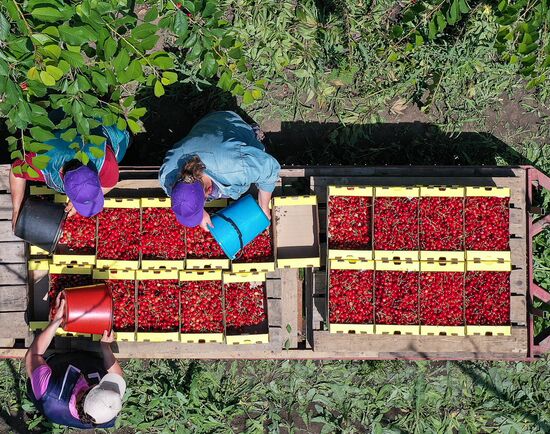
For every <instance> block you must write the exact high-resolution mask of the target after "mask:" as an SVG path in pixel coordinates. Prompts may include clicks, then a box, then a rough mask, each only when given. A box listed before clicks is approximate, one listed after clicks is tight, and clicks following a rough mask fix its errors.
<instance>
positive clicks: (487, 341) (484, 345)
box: [313, 327, 527, 357]
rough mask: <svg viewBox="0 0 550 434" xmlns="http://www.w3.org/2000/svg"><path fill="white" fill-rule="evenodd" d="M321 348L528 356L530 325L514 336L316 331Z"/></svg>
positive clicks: (420, 354) (432, 354)
mask: <svg viewBox="0 0 550 434" xmlns="http://www.w3.org/2000/svg"><path fill="white" fill-rule="evenodd" d="M314 343H315V345H314V347H313V348H314V349H315V351H321V352H330V351H333V352H344V353H354V352H376V353H378V354H382V353H408V354H410V355H411V356H412V354H415V355H416V356H417V357H426V356H430V357H437V354H438V353H454V352H457V351H458V352H465V353H476V354H479V353H507V354H512V355H522V356H527V328H526V327H513V328H512V335H511V336H406V335H354V334H331V333H329V332H325V331H317V332H315V333H314Z"/></svg>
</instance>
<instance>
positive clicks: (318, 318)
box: [312, 295, 327, 330]
mask: <svg viewBox="0 0 550 434" xmlns="http://www.w3.org/2000/svg"><path fill="white" fill-rule="evenodd" d="M326 317H327V299H326V297H325V296H324V295H320V296H317V297H313V318H312V320H313V330H324V328H325V324H327V318H326Z"/></svg>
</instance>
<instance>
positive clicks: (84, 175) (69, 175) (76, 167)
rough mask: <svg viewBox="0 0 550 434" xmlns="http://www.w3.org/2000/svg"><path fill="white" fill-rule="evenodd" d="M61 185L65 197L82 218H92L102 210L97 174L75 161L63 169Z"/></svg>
mask: <svg viewBox="0 0 550 434" xmlns="http://www.w3.org/2000/svg"><path fill="white" fill-rule="evenodd" d="M63 174H64V176H63V184H64V187H65V193H67V197H68V198H69V200H70V201H71V202H72V204H73V205H74V207H75V209H76V211H77V212H78V213H79V214H80V215H81V216H83V217H93V216H94V215H96V214H98V213H99V212H100V211H102V210H103V203H104V199H103V191H102V190H101V184H100V182H99V175H98V174H97V172H96V171H95V170H93V169H91V168H89V167H88V166H84V165H83V164H82V163H80V162H79V161H77V160H72V161H70V162H68V163H67V164H66V165H65V166H64V167H63Z"/></svg>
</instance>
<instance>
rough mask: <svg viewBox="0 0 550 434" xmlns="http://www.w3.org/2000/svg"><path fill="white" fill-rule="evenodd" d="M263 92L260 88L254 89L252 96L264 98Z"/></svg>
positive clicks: (256, 98)
mask: <svg viewBox="0 0 550 434" xmlns="http://www.w3.org/2000/svg"><path fill="white" fill-rule="evenodd" d="M262 97H263V93H262V91H261V90H260V89H253V90H252V98H254V99H255V100H258V99H262Z"/></svg>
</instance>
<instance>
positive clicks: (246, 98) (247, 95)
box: [243, 90, 254, 104]
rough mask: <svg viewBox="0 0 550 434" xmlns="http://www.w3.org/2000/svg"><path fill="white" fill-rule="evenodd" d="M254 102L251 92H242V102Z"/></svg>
mask: <svg viewBox="0 0 550 434" xmlns="http://www.w3.org/2000/svg"><path fill="white" fill-rule="evenodd" d="M253 102H254V97H253V96H252V92H250V91H249V90H247V91H245V92H244V96H243V103H245V104H252V103H253Z"/></svg>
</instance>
